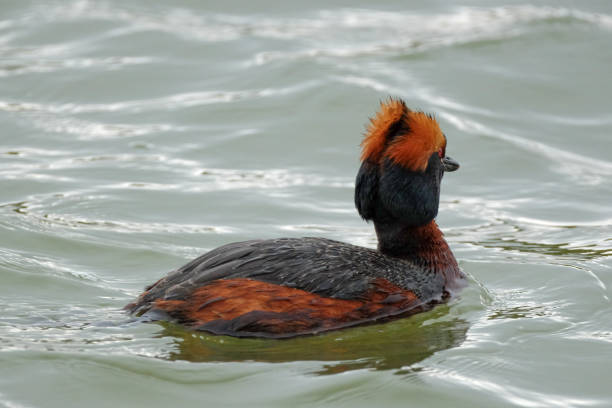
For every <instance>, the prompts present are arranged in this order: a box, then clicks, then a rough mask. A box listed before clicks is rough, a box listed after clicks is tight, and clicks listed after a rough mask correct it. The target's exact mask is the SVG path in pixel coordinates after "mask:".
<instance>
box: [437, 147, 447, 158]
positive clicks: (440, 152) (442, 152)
mask: <svg viewBox="0 0 612 408" xmlns="http://www.w3.org/2000/svg"><path fill="white" fill-rule="evenodd" d="M444 155H445V152H444V149H443V148H441V149H440V150H438V156H440V158H441V159H443V158H444Z"/></svg>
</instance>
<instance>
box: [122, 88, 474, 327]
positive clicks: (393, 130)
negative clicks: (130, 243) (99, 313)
mask: <svg viewBox="0 0 612 408" xmlns="http://www.w3.org/2000/svg"><path fill="white" fill-rule="evenodd" d="M370 122H371V123H370V125H369V126H368V129H367V132H366V135H365V138H364V140H363V142H362V148H363V150H362V155H361V160H362V163H361V167H360V169H359V172H358V174H357V179H356V184H355V205H356V207H357V211H358V212H359V214H360V215H361V217H363V218H364V219H365V220H367V221H373V223H374V227H375V230H376V234H377V237H378V250H374V249H370V248H364V247H360V246H355V245H351V244H346V243H343V242H339V241H333V240H330V239H325V238H279V239H268V240H253V241H245V242H236V243H231V244H227V245H224V246H221V247H219V248H216V249H213V250H212V251H210V252H208V253H205V254H204V255H202V256H200V257H199V258H196V259H194V260H193V261H191V262H189V263H188V264H187V265H185V266H183V267H181V268H178V269H176V270H175V271H173V272H170V273H169V274H168V275H167V276H166V277H164V278H162V279H160V280H159V281H157V282H156V283H154V284H153V285H151V286H149V287H147V288H146V289H145V291H144V293H142V294H141V295H140V297H139V298H138V299H137V300H136V301H135V302H134V303H131V304H129V305H127V306H126V309H127V310H128V311H129V312H130V313H132V314H135V315H139V316H140V315H144V317H145V318H147V319H149V320H169V321H174V322H177V323H179V324H182V325H184V326H187V327H189V328H193V329H197V330H203V331H207V332H211V333H214V334H223V335H231V336H237V337H268V338H288V337H293V336H298V335H306V334H316V333H320V332H325V331H329V330H334V329H340V328H344V327H349V326H355V325H360V324H366V323H372V322H380V321H385V320H390V319H394V318H398V317H403V316H408V315H411V314H414V313H417V312H421V311H424V310H428V309H430V308H432V307H433V306H434V305H435V304H437V303H440V302H443V301H445V300H446V299H448V297H449V296H450V294H452V292H453V291H455V290H456V289H458V288H459V287H461V286H463V283H464V280H465V277H464V275H463V273H462V272H461V270H460V269H459V267H458V265H457V261H456V260H455V257H454V256H453V253H452V252H451V250H450V248H449V246H448V244H447V243H446V241H445V240H444V238H443V236H442V232H441V231H440V229H439V228H438V226H437V224H436V222H435V221H434V218H435V217H436V215H437V213H438V204H439V201H440V181H441V180H442V176H443V175H444V172H446V171H455V170H457V168H459V164H458V163H457V162H456V161H454V160H453V159H451V158H450V157H448V156H447V155H446V136H445V135H444V134H443V133H442V131H441V130H440V127H439V126H438V123H437V122H436V120H435V119H434V117H433V116H431V115H428V114H425V113H423V112H416V111H411V110H410V109H408V108H407V107H406V104H405V103H404V102H403V101H402V100H399V99H389V100H387V101H385V102H382V103H381V107H380V110H379V112H378V113H377V114H376V116H375V117H373V118H372V119H370Z"/></svg>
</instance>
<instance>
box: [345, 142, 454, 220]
mask: <svg viewBox="0 0 612 408" xmlns="http://www.w3.org/2000/svg"><path fill="white" fill-rule="evenodd" d="M458 168H459V164H458V163H457V162H456V161H454V160H453V159H451V158H450V157H447V156H444V157H440V154H438V153H437V152H436V153H433V154H432V155H431V156H430V157H429V161H428V163H427V168H426V169H425V171H423V172H421V171H412V170H408V169H406V168H405V167H403V166H401V165H398V164H395V163H393V162H392V161H390V160H388V159H385V160H384V162H383V163H382V165H377V164H373V163H368V162H364V163H362V165H361V168H360V169H359V173H358V174H357V182H356V186H355V205H356V207H357V210H358V211H359V214H360V215H361V216H362V217H363V218H364V219H366V220H370V219H371V220H374V221H375V222H382V223H395V222H399V223H401V224H404V225H407V226H419V225H425V224H427V223H429V222H430V221H432V220H433V219H434V218H435V217H436V215H437V214H438V205H439V203H440V182H441V180H442V176H443V175H444V172H445V171H454V170H457V169H458Z"/></svg>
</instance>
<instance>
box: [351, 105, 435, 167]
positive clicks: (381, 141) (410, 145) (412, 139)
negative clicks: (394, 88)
mask: <svg viewBox="0 0 612 408" xmlns="http://www.w3.org/2000/svg"><path fill="white" fill-rule="evenodd" d="M370 122H371V123H370V125H369V126H368V129H367V133H366V136H365V138H364V139H363V142H362V143H361V146H362V147H363V152H362V154H361V160H369V161H371V162H376V163H378V162H380V161H381V160H382V159H383V158H384V157H386V158H388V159H390V160H392V161H393V162H395V163H397V164H399V165H401V166H404V167H406V168H407V169H410V170H413V171H424V170H425V169H426V168H427V162H428V161H429V158H430V156H431V155H432V154H433V153H434V152H437V151H439V150H440V149H442V150H444V148H445V146H446V138H445V137H444V134H443V133H442V131H441V130H440V126H439V125H438V122H437V121H436V120H435V119H434V118H433V117H431V116H429V115H427V114H425V113H423V112H413V111H411V110H410V109H408V108H407V107H406V104H405V103H404V101H402V100H399V99H390V100H389V101H388V102H384V103H381V108H380V111H379V112H378V113H377V114H376V116H375V117H374V118H372V119H370Z"/></svg>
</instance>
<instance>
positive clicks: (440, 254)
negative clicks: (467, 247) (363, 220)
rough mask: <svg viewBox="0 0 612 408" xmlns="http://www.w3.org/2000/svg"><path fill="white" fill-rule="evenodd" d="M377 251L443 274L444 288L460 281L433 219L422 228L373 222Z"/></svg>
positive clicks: (459, 272) (459, 276) (454, 264)
mask: <svg viewBox="0 0 612 408" xmlns="http://www.w3.org/2000/svg"><path fill="white" fill-rule="evenodd" d="M374 227H375V228H376V235H377V236H378V250H379V251H380V252H382V253H383V254H385V255H387V256H392V257H395V258H401V259H406V260H409V261H411V262H413V263H415V264H417V265H418V266H420V267H422V268H423V269H425V270H426V271H431V272H432V273H440V274H442V275H444V278H445V281H446V282H447V284H448V285H450V286H452V283H453V282H455V281H457V280H458V279H461V278H463V277H464V276H463V273H462V272H461V270H460V269H459V266H458V265H457V260H456V259H455V257H454V255H453V253H452V251H451V250H450V247H449V246H448V244H447V243H446V240H445V239H444V236H443V234H442V231H440V228H438V225H437V224H436V222H435V221H434V220H432V221H430V222H429V223H427V224H425V225H420V226H413V225H406V224H402V223H397V222H392V223H381V222H374Z"/></svg>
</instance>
